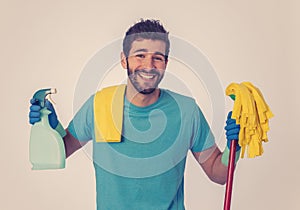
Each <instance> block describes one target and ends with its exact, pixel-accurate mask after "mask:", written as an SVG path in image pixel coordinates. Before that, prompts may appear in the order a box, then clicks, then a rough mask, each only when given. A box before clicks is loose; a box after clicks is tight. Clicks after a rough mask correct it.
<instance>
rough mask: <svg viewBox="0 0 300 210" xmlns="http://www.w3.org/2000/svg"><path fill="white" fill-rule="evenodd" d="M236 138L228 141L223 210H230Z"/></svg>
mask: <svg viewBox="0 0 300 210" xmlns="http://www.w3.org/2000/svg"><path fill="white" fill-rule="evenodd" d="M236 145H237V140H232V141H231V142H230V152H229V160H228V171H227V183H226V192H225V200H224V210H230V203H231V194H232V185H233V175H234V165H235V153H236Z"/></svg>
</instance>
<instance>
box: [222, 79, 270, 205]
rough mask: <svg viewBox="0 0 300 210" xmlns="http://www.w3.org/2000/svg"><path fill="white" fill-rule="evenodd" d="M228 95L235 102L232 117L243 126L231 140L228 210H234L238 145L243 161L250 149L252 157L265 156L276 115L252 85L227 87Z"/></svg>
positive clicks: (234, 84) (227, 187) (226, 197)
mask: <svg viewBox="0 0 300 210" xmlns="http://www.w3.org/2000/svg"><path fill="white" fill-rule="evenodd" d="M226 95H228V96H230V97H231V98H232V99H233V100H234V106H233V110H232V116H231V118H232V119H235V120H236V123H237V124H240V133H239V140H238V142H237V140H233V141H231V144H230V154H229V161H228V174H227V184H226V192H225V200H224V210H230V203H231V194H232V184H233V175H234V165H235V164H234V163H235V151H236V146H237V143H238V144H239V145H240V147H241V157H242V158H243V157H244V155H245V152H246V150H247V155H248V157H249V158H254V157H256V156H260V155H262V154H263V152H264V150H263V147H262V142H268V137H267V132H268V131H269V129H270V128H269V119H270V118H271V117H273V113H272V112H271V110H270V108H269V106H268V105H267V103H266V102H265V100H264V98H263V95H262V93H261V92H260V90H259V89H258V88H257V87H255V86H254V85H253V84H251V83H250V82H242V83H241V84H237V83H231V84H230V85H229V86H228V87H227V88H226Z"/></svg>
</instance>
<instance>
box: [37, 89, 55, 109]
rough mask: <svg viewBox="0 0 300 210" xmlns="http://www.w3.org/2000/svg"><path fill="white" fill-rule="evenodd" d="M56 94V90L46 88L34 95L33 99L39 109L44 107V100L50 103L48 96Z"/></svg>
mask: <svg viewBox="0 0 300 210" xmlns="http://www.w3.org/2000/svg"><path fill="white" fill-rule="evenodd" d="M55 93H57V91H56V88H46V89H41V90H38V91H36V92H35V93H34V95H33V98H34V99H36V100H37V101H38V103H39V105H40V106H41V107H44V106H45V99H49V100H50V101H51V102H52V103H54V101H53V100H52V99H51V97H50V95H51V94H55Z"/></svg>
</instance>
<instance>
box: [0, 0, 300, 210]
mask: <svg viewBox="0 0 300 210" xmlns="http://www.w3.org/2000/svg"><path fill="white" fill-rule="evenodd" d="M0 8H1V9H0V10H1V11H0V23H1V28H0V30H1V33H0V37H1V39H0V46H1V47H0V59H1V66H0V69H1V77H0V78H1V83H0V87H1V90H2V91H1V105H0V106H1V108H0V110H1V133H2V142H1V147H0V151H1V152H0V156H1V158H0V161H1V173H0V174H1V175H0V177H1V179H0V180H1V181H0V186H1V188H0V209H5V210H16V209H31V210H41V209H42V210H52V209H59V210H79V209H80V210H81V209H85V210H92V209H95V206H96V200H95V177H94V171H93V165H92V161H91V160H90V158H89V156H88V154H87V152H85V150H81V151H78V152H77V153H76V154H74V155H73V156H72V157H71V158H70V159H68V161H67V167H66V169H64V170H55V171H32V170H31V164H30V162H29V151H28V145H29V134H30V125H29V123H28V112H29V100H30V98H31V97H32V95H33V93H34V92H35V91H36V90H37V89H39V88H45V87H55V88H57V90H58V94H56V95H54V96H53V99H54V100H55V102H56V105H55V106H56V111H57V113H58V115H59V119H60V121H61V123H62V124H63V125H64V126H67V125H68V123H69V121H70V120H71V119H72V116H73V115H74V112H75V111H76V110H74V94H75V90H76V87H77V83H78V80H79V79H80V77H81V73H82V72H83V69H84V67H85V66H86V64H87V63H88V62H89V60H90V59H91V58H92V57H93V56H94V55H95V54H96V53H97V52H98V51H99V50H101V49H103V48H104V47H105V46H109V45H110V44H111V43H114V42H115V41H116V40H119V39H120V38H122V37H123V36H124V32H125V31H126V29H127V28H128V27H129V26H131V25H132V24H133V23H134V22H136V21H138V20H139V19H140V18H154V19H160V20H161V21H162V23H163V24H164V25H165V27H166V28H167V30H168V31H170V34H171V35H173V36H177V37H180V38H181V39H182V40H185V41H186V42H187V43H190V44H191V45H192V46H194V47H195V48H196V49H199V50H200V51H201V52H202V53H203V54H204V55H205V56H207V58H208V59H209V61H210V63H211V64H212V66H213V67H214V71H215V73H216V75H217V76H218V79H219V81H220V84H221V85H222V88H223V91H225V88H226V87H227V85H228V84H230V83H231V82H242V81H251V82H252V83H253V84H255V85H256V86H257V87H259V88H260V89H261V91H262V92H263V94H264V96H265V99H266V100H267V102H268V104H269V105H270V107H271V109H272V111H273V113H274V114H275V117H274V118H272V119H271V122H270V127H271V131H270V132H269V133H268V135H269V142H268V143H266V144H264V149H265V153H264V154H263V156H261V157H258V158H255V159H248V158H244V159H241V160H240V161H239V163H238V167H237V170H236V173H235V180H234V188H233V198H232V209H233V210H234V209H239V210H250V209H251V210H252V209H255V210H266V209H274V210H275V209H276V210H282V209H285V210H298V209H300V204H299V196H300V181H299V180H300V179H299V177H300V174H299V167H300V161H299V146H300V141H299V137H298V132H297V126H298V125H299V123H298V119H299V118H300V112H299V106H300V103H299V102H300V99H299V98H298V96H299V94H298V91H297V90H299V78H300V77H299V76H300V74H299V67H300V65H299V60H300V59H299V54H300V51H299V47H300V45H299V37H300V33H299V20H300V16H299V9H300V7H299V1H297V0H294V1H293V0H287V1H283V0H281V1H280V0H264V1H259V0H254V1H253V0H252V1H250V0H247V1H246V0H226V1H217V0H210V1H204V0H200V1H199V0H197V1H196V0H195V1H192V0H185V1H174V0H173V1H161V0H159V1H156V0H152V1H146V2H145V1H131V0H128V1H116V0H110V1H101V0H100V1H83V0H72V1H71V0H66V1H57V0H54V1H38V0H27V1H21V0H19V1H17V0H9V1H8V0H6V1H5V0H1V2H0ZM117 56H119V55H117ZM187 56H189V55H187ZM191 56H193V55H191ZM171 61H172V62H170V66H169V68H168V70H167V71H168V72H170V73H171V74H170V75H171V76H175V77H177V78H178V77H179V76H178V74H180V72H181V73H182V72H184V71H185V69H188V67H187V66H186V65H183V64H182V63H180V62H178V61H177V60H176V59H171ZM171 63H172V64H171ZM186 71H187V72H188V71H189V70H186ZM172 72H173V73H172ZM184 75H185V74H184ZM185 76H186V77H185V78H184V77H183V78H180V79H181V82H183V83H184V84H186V85H187V86H188V88H189V90H190V91H191V92H192V95H193V96H194V97H195V98H196V99H197V102H198V103H199V106H201V108H202V109H203V112H204V113H205V115H206V117H207V119H208V120H209V122H212V118H213V117H214V116H213V110H211V106H210V100H209V99H210V97H209V96H210V94H211V93H210V92H207V91H205V85H203V84H204V83H205V82H207V81H204V83H201V82H199V83H197V81H193V75H190V78H189V75H188V74H187V75H185ZM125 78H126V73H125V71H124V70H123V69H122V68H121V66H120V65H118V64H115V65H114V66H113V68H111V69H110V71H109V73H108V74H107V75H106V76H105V81H103V82H102V83H101V84H113V83H118V82H120V81H124V80H125ZM88 83H89V81H87V84H88ZM164 86H166V87H168V80H167V79H166V81H165V82H164ZM171 88H172V87H171ZM171 88H170V89H171ZM197 88H199V90H197ZM172 89H173V88H172ZM179 89H180V88H179ZM224 95H225V93H224ZM224 97H225V96H224ZM232 106H233V103H232V101H231V100H229V99H228V98H227V97H226V99H225V106H224V109H225V112H226V113H227V112H228V111H229V110H231V109H232ZM224 117H225V116H222V117H221V118H224ZM221 120H223V119H221ZM224 123H225V122H224ZM222 135H223V139H222V140H220V141H218V144H219V145H220V147H222V149H223V148H224V145H225V137H224V133H222ZM185 182H186V183H185V205H186V208H187V209H188V210H199V209H205V210H220V209H222V206H223V198H224V189H225V187H224V186H219V185H216V184H214V183H212V182H210V181H209V180H208V178H207V177H206V176H205V175H204V174H203V172H202V170H201V169H200V168H199V167H198V166H197V164H196V162H195V161H194V160H193V158H192V157H191V156H190V154H189V157H188V161H187V168H186V178H185Z"/></svg>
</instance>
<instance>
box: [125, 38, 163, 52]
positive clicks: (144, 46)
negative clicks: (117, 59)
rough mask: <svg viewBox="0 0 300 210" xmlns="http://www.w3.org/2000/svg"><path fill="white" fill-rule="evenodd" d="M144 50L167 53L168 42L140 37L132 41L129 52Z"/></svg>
mask: <svg viewBox="0 0 300 210" xmlns="http://www.w3.org/2000/svg"><path fill="white" fill-rule="evenodd" d="M140 50H143V51H145V52H151V53H162V54H165V53H166V43H165V42H164V41H162V40H152V39H138V40H135V41H133V42H132V44H131V49H130V51H129V54H132V53H135V52H136V51H140Z"/></svg>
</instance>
